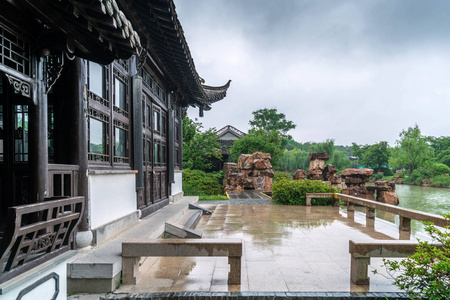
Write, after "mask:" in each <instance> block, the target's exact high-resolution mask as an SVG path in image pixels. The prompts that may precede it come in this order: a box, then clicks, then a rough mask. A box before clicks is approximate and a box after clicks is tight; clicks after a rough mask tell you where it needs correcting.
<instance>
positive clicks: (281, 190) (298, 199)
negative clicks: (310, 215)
mask: <svg viewBox="0 0 450 300" xmlns="http://www.w3.org/2000/svg"><path fill="white" fill-rule="evenodd" d="M306 193H337V190H336V189H335V188H334V187H332V186H328V185H327V184H326V183H324V182H322V181H320V180H309V179H304V180H293V179H284V180H278V181H276V182H274V184H273V186H272V199H273V200H274V201H275V202H277V203H279V204H288V205H305V204H306ZM333 203H334V199H330V198H328V199H327V198H323V199H313V200H312V201H311V204H314V205H330V204H333Z"/></svg>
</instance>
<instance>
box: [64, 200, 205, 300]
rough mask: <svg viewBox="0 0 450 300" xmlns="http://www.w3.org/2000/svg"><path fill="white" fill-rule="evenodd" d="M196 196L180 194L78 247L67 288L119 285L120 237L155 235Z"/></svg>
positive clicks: (80, 290) (100, 290) (69, 266)
mask: <svg viewBox="0 0 450 300" xmlns="http://www.w3.org/2000/svg"><path fill="white" fill-rule="evenodd" d="M197 202H198V197H183V199H181V200H180V201H178V202H176V203H172V204H169V205H167V206H165V207H163V208H161V209H159V210H158V211H156V212H154V213H152V214H150V215H148V216H147V217H145V218H143V219H141V220H140V221H139V223H137V224H136V225H135V226H133V227H131V228H129V229H127V230H125V231H123V232H122V233H120V234H119V235H117V236H115V237H114V238H112V239H110V240H108V241H106V242H104V243H103V244H101V245H99V246H96V247H91V248H88V249H80V250H78V254H77V255H76V256H75V257H74V258H73V259H72V260H70V261H69V263H68V264H67V291H68V292H76V293H83V292H84V293H107V292H111V291H114V290H115V289H116V288H117V287H118V286H119V285H120V279H121V272H122V255H121V253H122V241H124V240H126V239H156V238H158V237H160V236H161V235H162V234H163V233H164V230H165V223H166V222H169V223H177V222H178V221H179V219H180V218H181V217H182V216H183V215H184V213H185V212H186V211H187V210H188V206H189V204H196V203H197Z"/></svg>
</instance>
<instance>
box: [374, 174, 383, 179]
mask: <svg viewBox="0 0 450 300" xmlns="http://www.w3.org/2000/svg"><path fill="white" fill-rule="evenodd" d="M372 178H375V180H380V179H383V174H375V175H373V176H372Z"/></svg>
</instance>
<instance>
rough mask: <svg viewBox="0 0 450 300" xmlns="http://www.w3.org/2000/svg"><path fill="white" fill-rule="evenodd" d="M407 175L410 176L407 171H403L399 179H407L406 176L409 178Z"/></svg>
mask: <svg viewBox="0 0 450 300" xmlns="http://www.w3.org/2000/svg"><path fill="white" fill-rule="evenodd" d="M407 175H408V173H407V172H406V171H403V172H401V173H400V174H398V177H400V178H405V176H407Z"/></svg>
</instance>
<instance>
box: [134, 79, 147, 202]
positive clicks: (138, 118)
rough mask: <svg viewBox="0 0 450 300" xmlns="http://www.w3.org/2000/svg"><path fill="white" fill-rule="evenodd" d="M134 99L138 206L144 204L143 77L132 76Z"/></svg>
mask: <svg viewBox="0 0 450 300" xmlns="http://www.w3.org/2000/svg"><path fill="white" fill-rule="evenodd" d="M132 85H133V88H132V95H131V98H132V101H133V169H134V170H137V171H138V172H137V174H136V192H137V196H138V201H137V208H140V207H141V206H145V204H144V200H143V197H144V166H143V165H144V152H143V151H144V150H143V149H144V140H143V132H142V121H143V120H142V111H143V109H145V108H144V107H142V77H141V76H139V75H134V76H133V77H132Z"/></svg>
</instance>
